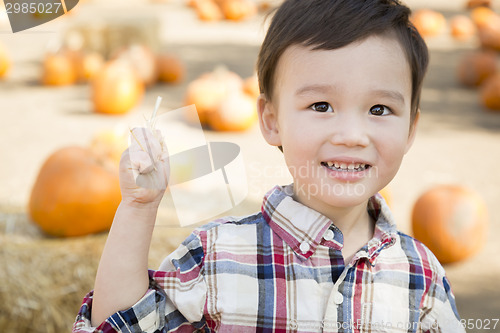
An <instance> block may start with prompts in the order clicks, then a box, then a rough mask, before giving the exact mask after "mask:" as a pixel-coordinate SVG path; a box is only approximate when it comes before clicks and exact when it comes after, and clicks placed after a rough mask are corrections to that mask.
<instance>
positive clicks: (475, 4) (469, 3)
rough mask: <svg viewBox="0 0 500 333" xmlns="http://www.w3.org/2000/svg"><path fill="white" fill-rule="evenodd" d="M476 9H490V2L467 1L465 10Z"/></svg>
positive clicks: (486, 0) (483, 0) (482, 0)
mask: <svg viewBox="0 0 500 333" xmlns="http://www.w3.org/2000/svg"><path fill="white" fill-rule="evenodd" d="M476 7H491V0H469V1H467V4H466V8H467V9H472V8H476Z"/></svg>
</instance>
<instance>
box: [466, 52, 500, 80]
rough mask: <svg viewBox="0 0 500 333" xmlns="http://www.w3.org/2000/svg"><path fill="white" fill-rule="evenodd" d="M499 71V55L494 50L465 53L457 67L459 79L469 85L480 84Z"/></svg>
mask: <svg viewBox="0 0 500 333" xmlns="http://www.w3.org/2000/svg"><path fill="white" fill-rule="evenodd" d="M496 71H497V55H496V53H494V52H488V51H475V52H471V53H468V54H466V55H464V56H463V57H462V58H461V59H460V61H459V63H458V68H457V77H458V81H459V82H460V83H461V84H463V85H465V86H469V87H476V86H479V85H480V84H481V83H482V82H483V81H484V80H486V79H487V78H488V77H490V76H492V75H493V74H495V73H496Z"/></svg>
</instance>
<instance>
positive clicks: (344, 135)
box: [330, 114, 370, 147]
mask: <svg viewBox="0 0 500 333" xmlns="http://www.w3.org/2000/svg"><path fill="white" fill-rule="evenodd" d="M330 142H331V143H332V144H334V145H343V146H348V147H356V146H360V147H366V146H367V145H368V144H369V143H370V137H369V134H368V128H367V124H366V121H365V120H364V119H363V117H361V116H358V115H340V114H339V116H338V117H337V118H336V119H332V123H331V124H330Z"/></svg>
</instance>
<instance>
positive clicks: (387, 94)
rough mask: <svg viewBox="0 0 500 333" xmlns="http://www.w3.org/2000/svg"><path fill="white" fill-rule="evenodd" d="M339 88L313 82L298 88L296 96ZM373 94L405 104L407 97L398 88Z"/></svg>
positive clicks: (376, 91) (329, 91) (374, 91)
mask: <svg viewBox="0 0 500 333" xmlns="http://www.w3.org/2000/svg"><path fill="white" fill-rule="evenodd" d="M335 90H337V87H335V86H332V85H328V84H311V85H307V86H304V87H301V88H299V89H297V91H296V92H295V95H296V96H301V95H305V94H307V93H309V92H318V93H331V92H333V91H335ZM371 94H372V95H373V96H376V97H384V98H390V99H392V100H394V101H395V102H396V103H399V104H403V105H404V104H405V98H404V96H403V94H402V93H400V92H399V91H396V90H387V89H375V90H373V91H372V92H371Z"/></svg>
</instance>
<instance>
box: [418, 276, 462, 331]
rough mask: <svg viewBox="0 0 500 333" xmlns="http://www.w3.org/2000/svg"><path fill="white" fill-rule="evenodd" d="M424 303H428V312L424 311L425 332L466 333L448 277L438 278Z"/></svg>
mask: <svg viewBox="0 0 500 333" xmlns="http://www.w3.org/2000/svg"><path fill="white" fill-rule="evenodd" d="M424 303H427V305H428V306H427V309H428V311H423V318H422V322H421V324H422V331H423V332H425V333H438V332H450V333H451V332H453V333H455V332H456V333H465V328H464V326H463V325H462V323H461V322H460V316H459V315H458V311H457V307H456V304H455V296H454V295H453V292H452V291H451V287H450V282H449V281H448V278H447V277H446V276H442V277H438V278H437V281H436V282H434V283H433V284H432V286H431V287H430V288H429V292H428V294H427V296H426V299H425V301H424Z"/></svg>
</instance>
